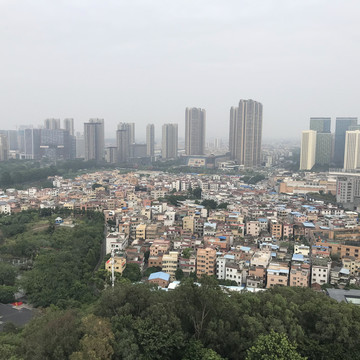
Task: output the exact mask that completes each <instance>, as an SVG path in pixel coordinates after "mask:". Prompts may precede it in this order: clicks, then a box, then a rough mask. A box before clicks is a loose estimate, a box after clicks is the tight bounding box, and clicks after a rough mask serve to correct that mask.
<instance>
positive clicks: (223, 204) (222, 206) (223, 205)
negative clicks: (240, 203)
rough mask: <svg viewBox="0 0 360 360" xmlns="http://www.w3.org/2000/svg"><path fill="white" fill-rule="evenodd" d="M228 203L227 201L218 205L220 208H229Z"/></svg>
mask: <svg viewBox="0 0 360 360" xmlns="http://www.w3.org/2000/svg"><path fill="white" fill-rule="evenodd" d="M228 205H229V204H228V203H227V202H225V203H220V204H219V205H218V207H217V208H218V209H227V207H228Z"/></svg>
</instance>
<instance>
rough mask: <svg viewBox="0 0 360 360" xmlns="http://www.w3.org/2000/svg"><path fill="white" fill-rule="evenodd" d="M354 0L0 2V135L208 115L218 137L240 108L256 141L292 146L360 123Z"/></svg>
mask: <svg viewBox="0 0 360 360" xmlns="http://www.w3.org/2000/svg"><path fill="white" fill-rule="evenodd" d="M359 14H360V1H358V0H346V1H343V0H342V1H340V0H263V1H260V0H259V1H257V0H247V1H244V0H222V1H220V0H218V1H214V0H153V1H150V0H131V1H122V0H121V1H120V0H58V1H49V0H23V1H18V0H2V1H1V2H0V46H1V56H0V64H1V77H0V97H1V106H0V128H3V129H11V128H15V127H16V126H19V125H21V124H33V125H38V124H42V123H43V120H44V119H45V118H47V117H57V118H64V117H73V118H75V122H76V128H77V129H78V130H80V129H81V130H82V129H83V125H82V124H83V122H84V121H87V119H88V118H90V117H102V118H104V119H105V132H106V135H107V136H112V135H115V129H116V124H117V123H118V122H120V121H125V122H135V123H136V133H137V134H136V135H137V136H136V137H137V138H138V139H140V138H141V137H143V135H144V133H145V126H146V124H147V123H154V124H155V126H156V128H155V129H156V133H157V136H158V135H159V134H160V126H161V125H162V124H163V123H167V122H177V123H179V135H181V136H183V131H184V130H183V129H184V116H185V115H184V113H185V107H186V106H190V107H191V106H195V107H202V108H205V109H206V112H207V136H208V138H210V137H215V136H216V137H227V136H228V123H229V109H230V107H231V106H236V105H237V103H238V101H239V99H241V98H243V99H249V98H252V99H254V100H257V101H260V102H262V103H263V106H264V120H263V123H264V125H263V136H264V138H269V137H292V138H298V137H299V136H300V131H301V130H302V129H307V128H308V123H309V117H310V116H332V117H333V119H335V117H336V116H359V117H360V101H359V93H360V91H359V90H360V89H359V87H360V85H359V78H360V76H359V75H360V70H359V68H360V65H359V64H360V49H359V47H360V45H359V44H360V22H359Z"/></svg>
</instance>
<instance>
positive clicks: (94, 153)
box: [84, 119, 105, 161]
mask: <svg viewBox="0 0 360 360" xmlns="http://www.w3.org/2000/svg"><path fill="white" fill-rule="evenodd" d="M84 140H85V160H96V161H102V160H103V159H104V150H105V149H104V148H105V139H104V119H90V120H89V122H87V123H84Z"/></svg>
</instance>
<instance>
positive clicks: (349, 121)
mask: <svg viewBox="0 0 360 360" xmlns="http://www.w3.org/2000/svg"><path fill="white" fill-rule="evenodd" d="M356 125H357V118H356V117H348V118H345V117H341V118H340V117H338V118H336V127H335V149H334V162H335V164H336V166H338V167H343V166H344V155H345V135H346V132H347V131H348V130H350V128H351V127H352V126H356Z"/></svg>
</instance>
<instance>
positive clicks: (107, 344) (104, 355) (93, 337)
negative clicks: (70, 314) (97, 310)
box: [70, 315, 114, 360]
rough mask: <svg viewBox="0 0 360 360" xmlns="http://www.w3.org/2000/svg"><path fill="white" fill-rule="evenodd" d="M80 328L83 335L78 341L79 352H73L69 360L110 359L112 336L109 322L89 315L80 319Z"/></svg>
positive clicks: (112, 351) (112, 352) (112, 350)
mask: <svg viewBox="0 0 360 360" xmlns="http://www.w3.org/2000/svg"><path fill="white" fill-rule="evenodd" d="M81 328H82V330H83V331H84V334H85V335H84V336H83V337H82V339H81V340H80V351H77V352H74V353H73V354H72V355H71V356H70V360H86V359H111V357H112V355H113V354H114V349H113V347H112V346H111V342H112V341H113V339H114V334H113V332H112V330H111V324H110V321H109V320H107V319H103V318H99V317H96V316H95V315H89V316H87V317H85V318H83V319H82V327H81Z"/></svg>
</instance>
